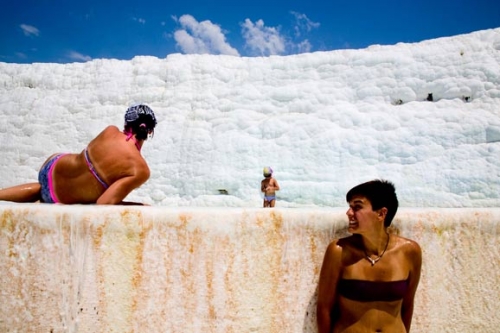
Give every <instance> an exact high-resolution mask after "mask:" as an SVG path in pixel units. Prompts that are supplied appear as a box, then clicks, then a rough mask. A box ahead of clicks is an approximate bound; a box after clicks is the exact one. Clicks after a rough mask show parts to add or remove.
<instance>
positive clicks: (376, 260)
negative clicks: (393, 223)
mask: <svg viewBox="0 0 500 333" xmlns="http://www.w3.org/2000/svg"><path fill="white" fill-rule="evenodd" d="M390 238H391V237H390V236H389V234H387V243H385V248H384V251H382V253H381V254H380V255H379V256H378V257H377V258H375V259H372V258H371V257H370V256H369V255H368V253H366V248H365V247H364V246H363V251H365V258H366V259H367V260H368V261H369V262H370V263H371V264H372V266H373V265H375V264H376V263H377V262H378V261H379V260H380V259H382V256H383V255H384V253H385V250H387V246H388V245H389V239H390Z"/></svg>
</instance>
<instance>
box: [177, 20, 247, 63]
mask: <svg viewBox="0 0 500 333" xmlns="http://www.w3.org/2000/svg"><path fill="white" fill-rule="evenodd" d="M174 20H176V21H177V22H178V23H179V24H180V25H181V27H182V28H181V29H179V30H177V31H175V32H174V39H175V41H176V42H177V45H178V46H179V47H180V48H181V50H182V51H183V52H184V53H196V54H207V53H208V54H226V55H234V56H239V55H240V54H239V52H238V51H237V50H236V49H235V48H233V47H231V45H229V43H227V42H226V36H225V35H224V32H223V31H222V30H221V28H220V27H219V26H218V25H216V24H213V23H212V22H210V21H208V20H207V21H202V22H198V21H196V19H195V18H194V17H193V16H191V15H182V16H181V17H180V18H179V19H178V20H177V18H175V17H174Z"/></svg>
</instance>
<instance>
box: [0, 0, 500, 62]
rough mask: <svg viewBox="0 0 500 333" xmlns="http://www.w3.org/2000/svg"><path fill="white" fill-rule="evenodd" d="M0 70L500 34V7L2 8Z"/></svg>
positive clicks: (142, 4) (347, 0)
mask: <svg viewBox="0 0 500 333" xmlns="http://www.w3.org/2000/svg"><path fill="white" fill-rule="evenodd" d="M1 6H2V10H1V11H0V36H1V37H0V38H1V40H0V62H7V63H34V62H44V63H47V62H52V63H69V62H83V61H89V60H92V59H98V58H113V59H120V60H130V59H132V58H133V57H134V56H137V55H149V56H155V57H159V58H164V57H166V56H167V55H168V54H172V53H184V54H188V53H210V54H230V55H235V56H245V57H247V56H249V57H253V56H269V55H290V54H298V53H303V52H314V51H330V50H337V49H348V48H350V49H360V48H365V47H367V46H369V45H373V44H382V45H393V44H396V43H398V42H404V43H413V42H419V41H422V40H427V39H433V38H438V37H446V36H453V35H458V34H464V33H470V32H473V31H478V30H484V29H490V28H498V27H500V1H498V0H456V1H451V0H448V1H444V0H436V1H429V0H398V1H396V0H387V1H373V0H366V1H364V0H363V1H355V0H342V1H338V0H335V1H334V0H302V1H296V0H287V1H285V0H253V1H247V2H245V1H237V0H211V1H207V0H192V1H189V0H177V1H173V0H164V1H159V0H141V1H139V0H122V1H114V0H113V1H105V0H101V1H96V0H86V1H76V0H27V1H26V0H2V2H1Z"/></svg>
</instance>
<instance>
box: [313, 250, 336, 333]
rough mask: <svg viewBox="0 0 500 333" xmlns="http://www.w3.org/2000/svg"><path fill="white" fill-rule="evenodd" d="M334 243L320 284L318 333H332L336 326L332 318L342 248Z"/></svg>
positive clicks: (322, 271)
mask: <svg viewBox="0 0 500 333" xmlns="http://www.w3.org/2000/svg"><path fill="white" fill-rule="evenodd" d="M337 242H338V241H334V242H332V243H330V245H328V248H327V249H326V252H325V256H324V259H323V265H322V267H321V273H320V276H319V283H318V302H317V308H316V309H317V323H318V333H330V332H331V330H332V327H333V324H334V318H332V313H334V311H333V309H334V307H335V299H336V295H337V283H338V280H339V277H340V272H341V270H342V267H341V262H342V261H341V258H342V248H341V247H340V246H339V245H338V244H337Z"/></svg>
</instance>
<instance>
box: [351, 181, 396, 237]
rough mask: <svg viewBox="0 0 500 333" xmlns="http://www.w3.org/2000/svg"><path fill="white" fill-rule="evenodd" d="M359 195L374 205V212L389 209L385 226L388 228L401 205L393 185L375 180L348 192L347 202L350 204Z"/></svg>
mask: <svg viewBox="0 0 500 333" xmlns="http://www.w3.org/2000/svg"><path fill="white" fill-rule="evenodd" d="M358 195H359V196H363V197H365V198H367V199H368V200H369V201H370V203H371V204H372V209H373V210H378V209H380V208H383V207H385V208H387V215H386V217H385V220H384V226H385V227H386V228H387V227H388V226H390V225H391V223H392V219H393V218H394V216H395V215H396V212H397V211H398V205H399V203H398V197H397V195H396V187H395V186H394V184H393V183H391V182H390V181H388V180H383V179H375V180H371V181H369V182H366V183H363V184H359V185H357V186H355V187H353V188H352V189H350V190H349V192H347V194H346V200H347V202H350V201H351V200H352V198H353V197H355V196H358Z"/></svg>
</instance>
